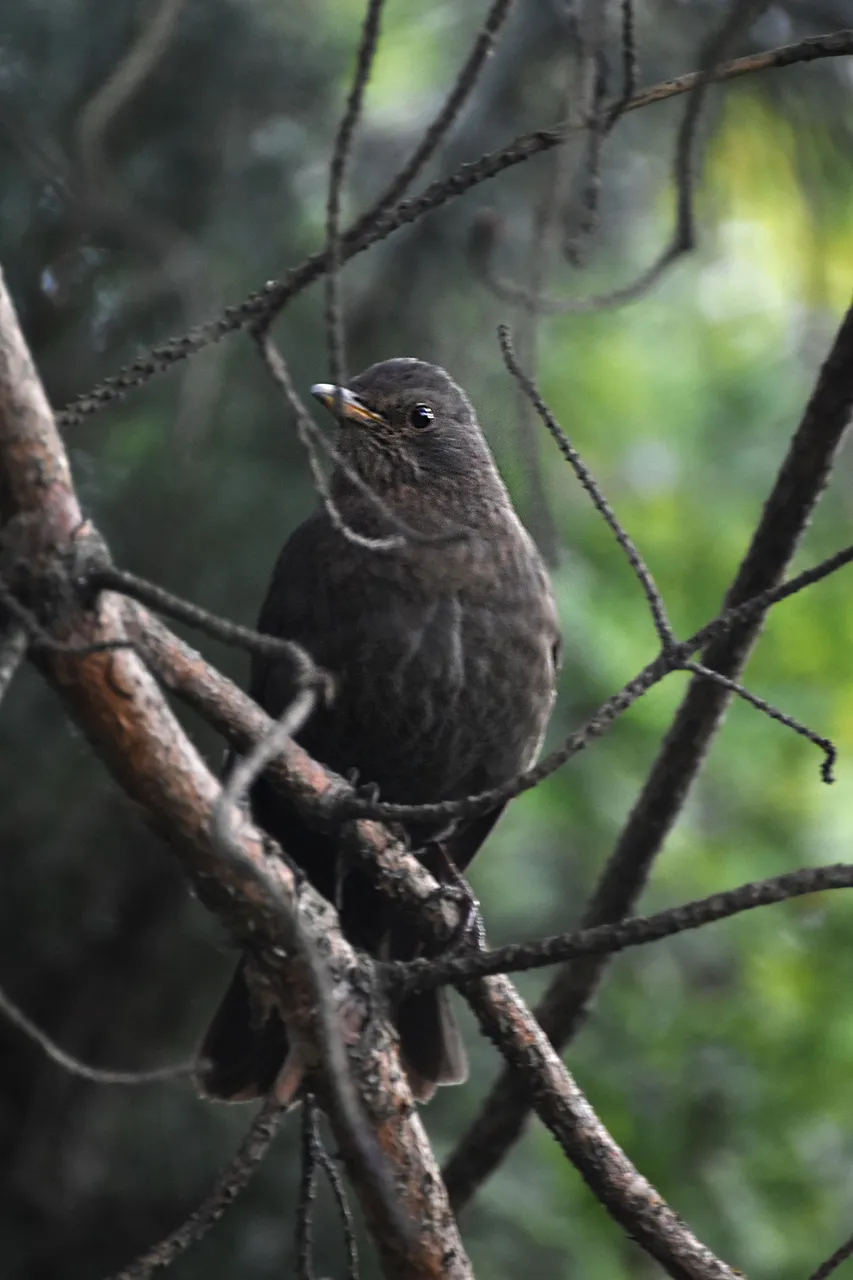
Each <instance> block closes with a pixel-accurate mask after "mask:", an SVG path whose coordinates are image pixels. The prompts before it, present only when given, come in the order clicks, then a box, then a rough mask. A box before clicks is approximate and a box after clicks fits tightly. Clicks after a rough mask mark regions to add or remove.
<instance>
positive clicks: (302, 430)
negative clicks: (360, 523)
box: [255, 326, 408, 551]
mask: <svg viewBox="0 0 853 1280" xmlns="http://www.w3.org/2000/svg"><path fill="white" fill-rule="evenodd" d="M255 340H256V342H257V345H258V350H259V351H260V353H261V359H262V360H263V362H264V364H265V365H266V368H267V372H268V373H269V375H270V377H271V378H272V379H273V381H274V382H275V384H276V386H277V387H278V388H279V390H280V391H282V392H283V393H284V396H285V398H286V400H287V402H288V404H289V405H290V408H291V409H292V411H293V415H294V417H295V419H296V434H297V435H298V437H299V442H300V444H301V445H302V447H303V449H304V450H305V453H306V454H307V457H308V466H309V468H310V470H311V478H312V479H313V481H314V488H315V489H316V490H317V494H318V496H319V498H320V501H321V502H322V504H323V506H324V507H325V509H326V514H327V515H328V517H329V519H330V520H331V522H332V524H333V525H334V527H335V528H336V529H337V531H338V533H340V534H341V536H342V537H344V538H346V540H347V542H351V543H353V544H354V545H355V546H357V547H365V548H367V549H368V550H370V551H393V550H396V549H397V548H399V547H402V546H403V545H404V544H405V542H406V538H407V536H408V532H406V533H404V532H403V531H402V530H401V531H400V532H398V533H396V534H392V535H391V536H390V537H387V538H371V537H368V536H367V534H364V533H359V532H358V530H357V529H353V528H351V526H350V525H348V524H347V522H346V520H344V518H343V516H342V515H341V513H340V511H339V510H338V506H337V503H336V502H335V500H334V498H333V497H332V491H331V487H330V485H329V480H328V477H327V475H326V473H325V471H324V470H323V467H322V465H321V463H320V458H319V456H318V453H317V445H320V447H321V448H324V449H325V448H326V446H327V445H328V441H327V440H326V437H325V436H324V435H323V433H322V432H321V431H320V430H319V429H318V427H317V426H316V425H315V423H314V420H313V418H312V417H311V415H310V413H309V412H308V410H307V409H306V408H305V405H304V404H303V403H302V400H301V398H300V397H299V395H298V394H297V391H296V388H295V386H294V385H293V379H292V378H291V376H290V370H289V369H288V367H287V364H286V363H285V360H284V357H283V356H282V354H281V352H280V351H279V350H278V348H277V347H276V346H275V344H274V342H273V340H272V337H271V335H270V333H269V330H268V328H267V327H266V326H265V327H264V328H263V329H262V330H259V331H258V332H257V333H256V334H255ZM331 451H332V447H331V446H329V448H328V450H327V452H331ZM335 453H336V454H337V450H335ZM340 462H342V460H340V461H339V465H340ZM346 475H347V479H348V480H351V482H352V483H354V484H356V485H357V487H358V488H359V492H361V493H364V494H365V496H367V495H370V496H371V497H372V498H373V500H374V502H375V505H376V508H377V510H381V512H382V514H383V515H384V516H386V518H388V519H389V520H390V521H391V523H392V526H394V527H396V526H398V525H400V524H402V521H400V520H398V519H397V518H396V517H395V516H394V515H393V513H392V512H391V511H390V510H389V508H388V507H387V506H386V504H385V503H384V502H383V501H382V499H381V498H380V497H379V496H378V495H377V494H374V493H373V492H372V490H371V489H370V487H369V485H367V484H366V483H365V481H364V480H362V479H361V477H360V476H358V473H357V472H356V471H354V470H353V469H352V468H351V467H349V468H347V471H346ZM356 477H357V478H356Z"/></svg>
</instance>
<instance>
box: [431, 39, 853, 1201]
mask: <svg viewBox="0 0 853 1280" xmlns="http://www.w3.org/2000/svg"><path fill="white" fill-rule="evenodd" d="M851 35H853V33H851ZM851 410H853V306H851V307H850V308H849V309H848V311H847V314H846V315H845V317H844V320H843V321H842V323H841V325H840V327H839V329H838V332H837V334H836V337H835V341H834V343H833V346H832V349H831V351H830V353H829V355H828V356H827V359H826V361H825V362H824V365H823V367H822V369H821V371H820V374H819V376H818V378H817V381H816V383H815V387H814V390H813V392H812V394H811V396H810V397H809V401H808V404H807V405H806V408H805V411H804V412H803V415H802V417H801V419H800V423H799V425H798V427H797V429H796V431H795V433H794V436H793V438H792V440H791V443H790V445H789V447H788V450H787V453H786V455H785V457H784V460H783V462H782V464H781V466H780V468H779V472H778V475H777V477H776V480H775V482H774V485H773V488H772V490H771V492H770V495H769V496H768V498H767V501H766V502H765V504H764V511H763V514H762V516H761V519H760V521H759V523H758V527H757V528H756V530H755V533H754V534H753V537H752V540H751V543H750V546H749V549H748V550H747V552H746V555H745V556H744V559H743V561H742V563H741V565H740V568H739V569H738V572H737V574H736V576H735V579H734V581H733V583H732V585H731V587H730V588H729V591H728V592H727V594H726V601H725V603H726V606H727V607H726V609H725V610H724V612H723V614H722V615H721V618H720V620H719V621H718V623H711V624H710V625H709V626H708V627H706V628H703V630H702V632H701V633H699V634H700V636H701V644H700V646H699V647H700V648H702V649H703V654H702V658H703V664H704V665H705V666H707V667H709V668H711V669H712V670H715V671H719V672H721V673H722V674H723V675H725V676H727V677H729V678H730V679H733V680H734V679H737V677H738V675H739V674H740V672H741V671H742V669H743V667H744V665H745V663H746V661H747V658H748V656H749V653H750V651H751V649H752V647H753V646H754V644H755V643H756V641H757V639H758V636H759V634H760V632H761V627H762V624H763V621H764V617H765V614H766V611H767V609H768V608H769V607H770V606H771V605H772V604H774V603H777V602H778V601H780V600H782V599H784V598H786V597H787V596H788V595H790V594H793V593H794V592H796V591H800V590H802V589H803V588H804V587H806V586H808V585H809V584H810V583H812V582H815V581H817V580H818V577H823V576H827V575H828V574H830V573H833V572H835V570H836V569H838V568H840V567H841V566H842V565H845V564H848V563H850V561H851V560H853V548H849V547H848V548H846V549H844V550H842V551H840V552H838V553H836V555H834V556H830V557H829V559H828V560H825V561H822V562H821V564H819V565H817V566H816V567H815V569H814V570H806V571H805V573H801V574H797V575H796V576H795V577H794V578H791V579H789V581H788V582H787V583H785V584H783V586H781V587H779V586H778V585H777V584H778V582H779V579H780V578H781V577H782V575H783V574H784V573H785V570H786V567H787V565H788V564H789V562H790V560H791V558H792V557H793V555H794V552H795V551H796V548H797V545H798V543H799V541H800V539H801V537H802V535H803V533H804V531H805V529H806V528H807V527H808V524H809V521H810V519H811V515H812V512H813V510H814V507H815V505H816V503H817V501H818V499H819V497H820V495H821V493H822V492H823V489H824V487H825V485H826V484H827V481H828V479H829V475H830V472H831V470H832V466H833V463H834V459H835V456H836V454H837V451H838V449H839V447H840V445H841V441H842V440H843V438H844V435H845V432H846V431H847V427H848V423H849V421H850V414H851ZM718 625H719V628H720V629H719V630H715V627H717V626H718ZM686 656H687V658H688V659H689V658H690V657H692V655H689V654H688V655H686ZM729 700H730V692H729V691H728V690H727V689H725V688H724V687H721V686H719V685H712V684H710V683H709V682H708V681H707V680H705V679H703V678H701V677H695V676H694V678H693V680H691V682H690V688H689V689H688V691H687V694H686V696H685V698H684V699H683V701H682V703H681V706H680V707H679V710H678V712H677V713H676V716H675V719H674V720H673V723H672V726H671V728H670V729H669V732H668V733H667V735H666V737H665V739H664V741H663V744H662V746H661V749H660V751H659V753H658V756H657V759H656V760H655V762H654V765H653V766H652V769H651V772H650V773H649V776H648V778H647V779H646V782H645V784H644V785H643V788H642V791H641V792H640V795H639V797H638V798H637V801H636V803H635V804H634V807H633V809H632V811H631V814H630V815H629V817H628V820H627V822H626V823H625V826H624V828H623V830H622V833H621V835H620V837H619V840H618V841H617V844H616V847H615V849H614V850H613V852H612V854H611V855H610V857H609V859H608V861H607V864H606V866H605V868H604V871H603V872H602V874H601V876H600V878H599V880H598V883H597V885H596V887H595V890H594V892H593V894H592V896H591V897H590V899H589V902H588V903H587V905H586V907H585V909H584V912H583V915H582V917H581V926H582V927H592V926H594V925H600V924H609V923H612V922H614V921H616V920H619V919H622V918H624V917H625V916H626V915H628V914H629V912H631V911H632V910H633V909H634V906H635V904H636V902H637V901H638V900H639V897H640V895H641V893H642V892H643V889H644V888H645V885H646V883H647V881H648V878H649V875H650V873H651V869H652V866H653V865H654V861H655V858H656V857H657V854H658V852H659V851H660V849H661V848H662V846H663V844H664V841H665V840H666V838H667V835H668V834H669V832H670V830H671V828H672V826H673V824H674V823H675V821H676V820H677V817H678V815H679V813H680V812H681V809H682V806H683V804H684V802H685V799H686V797H687V795H688V793H689V791H690V788H691V786H692V785H693V783H694V781H695V779H696V777H697V776H698V774H699V771H700V769H701V766H702V763H703V761H704V760H705V758H706V756H707V754H708V750H709V747H710V744H711V742H712V740H713V738H714V735H715V733H716V731H717V729H718V727H719V725H720V724H721V722H722V719H723V716H724V714H725V710H726V706H727V704H728V702H729ZM606 968H607V961H606V957H596V956H590V957H589V958H587V959H585V960H580V961H576V962H574V963H572V964H568V965H566V967H565V968H564V969H563V970H562V971H561V972H560V973H558V974H557V975H556V977H555V978H554V980H553V982H552V983H551V984H550V986H549V988H548V990H547V991H546V993H545V995H544V997H543V998H542V999H541V1000H540V1002H539V1004H538V1006H537V1008H536V1016H537V1019H538V1021H539V1023H540V1025H541V1026H542V1028H543V1030H544V1031H545V1033H546V1034H547V1035H548V1036H549V1037H550V1038H551V1040H552V1042H553V1043H554V1044H555V1045H556V1046H557V1048H558V1049H559V1048H562V1047H563V1046H564V1045H566V1044H567V1043H568V1042H569V1041H570V1040H571V1039H572V1037H573V1036H574V1035H575V1034H576V1032H577V1031H578V1030H579V1028H580V1027H581V1026H582V1025H583V1021H584V1017H585V1013H586V1009H587V1007H588V1005H589V1002H590V1000H591V999H592V997H593V995H594V993H595V991H596V990H597V988H598V986H599V984H600V982H601V980H602V977H603V975H604V973H605V971H606ZM528 1113H529V1104H528V1103H527V1102H526V1101H525V1099H524V1098H523V1097H521V1096H520V1094H519V1092H518V1090H517V1089H516V1088H515V1085H514V1082H513V1080H512V1078H511V1077H510V1075H509V1073H507V1072H505V1073H504V1074H503V1075H502V1076H501V1077H500V1078H499V1080H498V1081H497V1082H496V1084H495V1086H494V1087H493V1088H492V1090H491V1091H490V1093H489V1095H488V1096H487V1098H486V1100H485V1102H484V1104H483V1107H482V1110H481V1112H480V1115H479V1116H478V1117H477V1119H476V1120H475V1121H474V1123H473V1124H472V1126H471V1127H470V1129H469V1130H468V1132H467V1133H466V1134H465V1135H464V1136H463V1138H462V1139H461V1141H460V1143H459V1145H458V1146H457V1148H456V1151H455V1152H454V1154H453V1156H452V1157H451V1160H450V1162H449V1163H448V1166H447V1178H448V1189H449V1191H450V1196H451V1200H452V1201H453V1203H454V1205H455V1206H456V1207H457V1208H458V1207H460V1206H461V1205H463V1204H465V1203H466V1202H467V1201H468V1200H469V1199H470V1197H471V1196H472V1195H473V1194H474V1192H475V1191H476V1189H477V1187H479V1186H480V1185H481V1184H482V1183H483V1181H484V1180H485V1179H486V1178H487V1177H488V1176H489V1174H490V1173H491V1171H492V1170H493V1169H494V1168H495V1167H496V1166H497V1165H498V1164H499V1163H500V1162H501V1160H502V1159H503V1158H504V1156H505V1155H506V1151H507V1149H508V1147H510V1146H511V1145H512V1143H514V1142H515V1141H517V1139H518V1138H519V1137H520V1136H521V1133H522V1130H523V1127H524V1123H525V1119H526V1117H527V1115H528Z"/></svg>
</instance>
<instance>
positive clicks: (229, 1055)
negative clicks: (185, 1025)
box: [193, 959, 289, 1102]
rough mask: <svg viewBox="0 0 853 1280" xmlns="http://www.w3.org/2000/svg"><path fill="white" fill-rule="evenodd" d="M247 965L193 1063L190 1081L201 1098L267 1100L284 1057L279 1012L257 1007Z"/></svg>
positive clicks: (243, 964) (241, 965) (285, 1047)
mask: <svg viewBox="0 0 853 1280" xmlns="http://www.w3.org/2000/svg"><path fill="white" fill-rule="evenodd" d="M256 1003H257V1002H256V1001H255V1000H253V998H252V993H251V991H250V990H249V984H248V982H247V981H246V961H245V959H243V960H241V961H240V963H239V964H238V965H237V968H236V969H235V971H234V976H233V977H232V979H231V981H230V983H229V984H228V988H227V990H226V992H225V995H224V996H223V998H222V1003H221V1004H220V1006H219V1008H218V1009H217V1011H216V1013H215V1015H214V1018H213V1021H212V1022H211V1024H210V1026H209V1027H208V1029H207V1032H206V1034H205V1037H204V1039H203V1040H202V1042H201V1046H200V1048H199V1051H198V1055H197V1058H196V1069H195V1073H194V1076H193V1080H194V1083H195V1086H196V1088H197V1089H198V1091H199V1093H200V1094H201V1096H202V1097H204V1098H215V1099H216V1100H217V1101H219V1102H251V1101H252V1100H253V1099H254V1098H265V1097H266V1096H267V1094H268V1093H270V1091H271V1090H272V1088H273V1085H274V1084H275V1083H276V1080H277V1079H278V1077H279V1075H281V1074H282V1069H283V1067H284V1066H285V1063H286V1061H287V1058H288V1050H289V1045H288V1040H287V1031H286V1030H285V1027H284V1023H283V1022H282V1020H281V1018H280V1017H279V1015H278V1013H277V1012H276V1011H275V1010H274V1009H271V1010H269V1011H268V1012H267V1016H264V1015H263V1013H262V1012H261V1010H259V1009H257V1008H256Z"/></svg>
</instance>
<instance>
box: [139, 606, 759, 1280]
mask: <svg viewBox="0 0 853 1280" xmlns="http://www.w3.org/2000/svg"><path fill="white" fill-rule="evenodd" d="M125 607H126V610H127V611H130V610H133V609H138V606H135V605H132V604H130V603H129V602H128V603H127V604H126V606H125ZM129 626H130V630H131V633H132V634H134V635H138V637H139V643H140V645H141V647H142V649H143V652H145V654H146V657H147V659H148V661H149V662H150V663H151V665H152V667H153V668H154V669H155V670H156V671H157V674H158V676H159V678H160V679H161V680H163V682H164V683H165V684H166V685H167V686H168V687H169V688H171V689H172V690H173V691H174V692H175V693H176V694H177V695H178V696H179V697H181V698H182V699H183V700H185V701H186V702H187V703H188V704H189V705H192V706H193V707H194V708H195V709H196V710H197V711H199V712H200V713H201V714H202V715H204V716H205V717H206V718H207V719H208V720H209V721H210V722H211V723H212V724H215V725H216V726H217V727H218V728H220V729H221V730H222V731H223V732H226V733H227V734H228V735H229V737H230V738H231V740H232V741H233V742H234V743H235V745H237V746H238V747H243V748H244V749H245V747H247V746H248V744H249V743H250V742H252V741H254V740H255V737H256V734H258V733H260V734H265V733H267V732H268V731H269V727H270V726H271V725H272V724H273V721H271V720H270V718H269V717H268V716H266V715H265V714H264V712H262V711H261V710H260V708H258V707H256V706H255V704H254V703H253V702H252V701H251V699H249V698H247V697H246V695H245V694H244V693H242V692H241V691H240V690H239V689H237V688H236V687H235V686H234V685H232V684H231V682H230V681H228V680H227V679H226V678H225V677H224V676H221V675H220V674H219V673H218V672H216V671H214V670H213V669H212V668H210V667H208V666H207V664H206V663H204V661H203V659H201V658H200V657H199V655H198V654H195V653H194V652H193V651H192V650H191V649H190V648H189V646H188V645H186V644H184V642H183V641H181V640H178V638H177V637H175V636H172V635H171V633H170V632H169V631H168V630H167V629H166V628H165V627H164V626H163V625H162V624H159V623H157V624H155V626H154V627H150V626H148V625H147V624H146V622H145V620H144V618H143V617H142V616H140V619H139V621H138V622H137V623H136V624H133V623H132V622H131V623H129ZM266 776H267V777H268V778H269V779H270V780H271V781H272V782H273V783H274V784H275V785H277V786H280V787H282V788H283V789H284V790H285V791H286V793H287V795H288V796H289V797H290V798H291V799H292V800H294V801H295V802H296V803H297V804H298V805H299V806H300V808H301V809H302V811H303V813H305V815H306V816H307V817H309V818H311V819H312V820H313V821H315V822H318V823H321V824H322V823H324V822H326V823H328V822H329V821H334V814H335V813H336V810H337V806H336V804H335V803H334V802H332V803H331V804H330V803H329V798H330V797H331V798H334V796H335V795H336V794H337V793H338V792H339V791H340V790H341V789H342V788H344V787H346V784H345V783H343V782H342V781H341V780H339V779H337V778H336V777H335V776H334V775H332V774H329V773H327V772H326V771H325V770H323V769H322V768H321V767H320V766H319V765H318V764H317V763H316V762H315V761H313V760H311V758H310V757H309V756H307V755H306V754H305V752H304V751H302V750H301V748H300V747H298V746H297V745H296V744H295V743H292V742H291V743H288V744H286V746H285V748H284V749H283V751H282V754H281V755H280V756H279V757H277V758H276V760H275V761H272V762H271V763H270V765H269V766H268V767H267V771H266ZM346 838H347V845H346V848H347V852H348V854H349V856H350V857H351V858H352V859H354V860H356V861H357V862H358V864H359V865H360V866H361V867H362V868H363V869H364V870H365V871H366V872H367V873H368V874H369V875H371V876H372V877H373V878H374V879H375V880H376V881H377V883H378V884H379V886H380V887H381V889H382V891H383V893H384V894H385V895H386V896H387V898H388V900H389V901H392V902H394V903H395V905H396V906H397V907H398V908H399V909H401V910H407V911H408V912H409V916H410V919H411V921H412V926H413V927H414V928H415V929H417V930H418V932H420V933H422V934H423V936H424V937H426V938H429V939H430V941H431V943H433V944H436V943H441V942H446V941H447V940H448V938H449V937H451V936H453V934H454V933H455V932H456V931H457V930H458V925H459V916H458V913H457V909H456V908H455V907H454V906H452V905H451V904H450V903H448V901H447V899H446V898H442V897H441V896H440V895H437V894H436V890H437V888H438V886H437V884H436V882H435V881H434V880H433V878H432V877H431V876H430V875H429V873H428V872H427V871H426V869H425V868H424V867H423V865H422V864H421V863H420V862H419V860H418V859H417V858H416V857H415V856H414V855H413V854H411V853H409V852H408V851H406V850H405V849H404V848H403V847H402V846H401V845H399V844H397V843H396V842H394V841H393V840H392V838H391V836H390V835H389V833H388V832H387V831H386V830H385V828H383V827H381V826H380V825H379V824H377V823H375V822H371V821H367V820H364V819H362V820H360V821H357V822H353V823H351V824H349V825H348V827H347V829H346ZM448 926H449V927H448ZM463 994H464V995H465V997H466V999H468V1000H469V1001H470V1002H471V1004H472V1007H474V1009H475V1012H476V1014H477V1017H478V1018H479V1019H480V1021H481V1024H482V1025H483V1027H484V1029H485V1030H486V1033H487V1034H488V1035H489V1036H490V1038H492V1039H493V1040H494V1041H495V1043H496V1044H497V1045H498V1047H499V1048H500V1049H501V1051H502V1052H503V1053H504V1054H505V1055H506V1056H507V1058H508V1060H509V1061H511V1063H512V1070H513V1075H514V1078H517V1079H518V1080H519V1084H520V1087H523V1088H524V1090H525V1096H527V1097H528V1098H530V1099H531V1101H532V1105H533V1106H534V1108H535V1109H536V1111H537V1114H539V1115H540V1117H541V1119H542V1120H543V1122H544V1123H545V1124H546V1125H547V1127H548V1128H549V1129H550V1130H551V1131H552V1132H553V1133H554V1135H555V1137H556V1138H557V1140H558V1141H559V1142H560V1144H561V1145H562V1146H563V1148H564V1150H565V1151H566V1153H567V1155H568V1156H569V1158H570V1159H571V1160H572V1161H573V1163H575V1164H576V1166H577V1168H578V1170H579V1171H580V1173H581V1175H582V1176H583V1178H584V1179H585V1181H586V1182H587V1183H588V1184H589V1186H590V1187H591V1188H592V1189H593V1191H594V1193H595V1194H596V1195H597V1196H598V1197H599V1199H601V1201H602V1203H603V1204H604V1205H605V1207H606V1208H607V1209H608V1211H609V1212H610V1213H611V1214H612V1215H613V1217H614V1218H615V1219H616V1220H617V1221H618V1222H619V1223H620V1224H621V1225H622V1226H623V1227H625V1229H626V1230H628V1231H629V1232H630V1234H631V1235H632V1236H633V1237H634V1238H635V1239H636V1240H637V1241H638V1242H639V1243H640V1244H641V1245H642V1246H643V1248H644V1249H646V1251H647V1252H648V1253H650V1254H651V1256H652V1257H655V1258H657V1259H658V1260H659V1261H660V1262H661V1263H662V1265H663V1266H664V1267H665V1268H666V1270H667V1271H668V1273H669V1274H670V1275H672V1276H676V1277H679V1278H683V1277H691V1280H712V1278H715V1280H716V1278H717V1277H720V1278H722V1277H733V1276H734V1273H733V1272H732V1271H730V1270H729V1268H728V1267H726V1266H725V1264H723V1263H721V1262H719V1261H718V1260H717V1259H716V1258H714V1256H713V1255H712V1254H711V1253H710V1252H709V1251H708V1250H706V1249H705V1248H704V1246H703V1245H701V1244H700V1243H699V1242H698V1241H697V1240H696V1239H695V1237H694V1236H693V1234H692V1233H691V1232H690V1230H689V1228H688V1227H686V1226H685V1224H684V1223H682V1222H681V1221H680V1219H679V1218H678V1217H677V1216H676V1215H675V1214H674V1213H673V1212H672V1210H671V1209H669V1207H668V1206H667V1205H666V1204H665V1202H664V1201H663V1200H662V1199H661V1197H660V1195H659V1194H658V1193H657V1192H656V1191H655V1190H654V1188H652V1187H651V1186H650V1184H649V1183H648V1182H646V1180H645V1179H644V1178H643V1177H642V1176H641V1175H640V1174H639V1173H638V1172H637V1171H636V1170H635V1169H634V1167H633V1166H632V1165H631V1163H630V1161H629V1160H628V1158H627V1156H626V1155H625V1154H624V1152H622V1151H621V1150H620V1148H619V1147H618V1146H617V1144H616V1143H615V1142H614V1141H613V1139H612V1137H611V1136H610V1134H609V1133H608V1132H607V1130H606V1128H605V1127H604V1126H603V1125H602V1123H601V1121H600V1120H599V1119H598V1118H597V1117H596V1115H595V1113H594V1112H593V1111H592V1108H591V1107H590V1106H589V1104H588V1103H587V1101H586V1099H585V1098H584V1096H583V1094H582V1093H581V1091H580V1090H579V1089H578V1087H577V1085H576V1084H575V1082H574V1081H573V1080H572V1078H571V1076H570V1075H569V1074H568V1072H567V1071H566V1070H565V1068H564V1067H563V1065H562V1063H561V1062H560V1061H559V1059H558V1058H557V1057H556V1055H555V1054H554V1053H553V1051H552V1050H551V1049H550V1048H549V1047H548V1046H547V1042H546V1040H545V1038H544V1036H543V1035H542V1033H541V1031H540V1029H539V1028H538V1026H537V1025H536V1023H535V1021H534V1020H533V1018H532V1017H531V1015H530V1013H529V1012H528V1011H527V1010H526V1009H525V1007H524V1005H523V1003H522V1002H521V1001H520V999H519V997H518V996H517V994H516V993H515V991H514V989H513V987H512V985H511V983H509V982H508V981H507V980H506V979H505V978H492V979H489V980H487V981H484V982H481V983H473V984H472V983H469V984H466V986H465V987H464V988H463Z"/></svg>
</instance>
